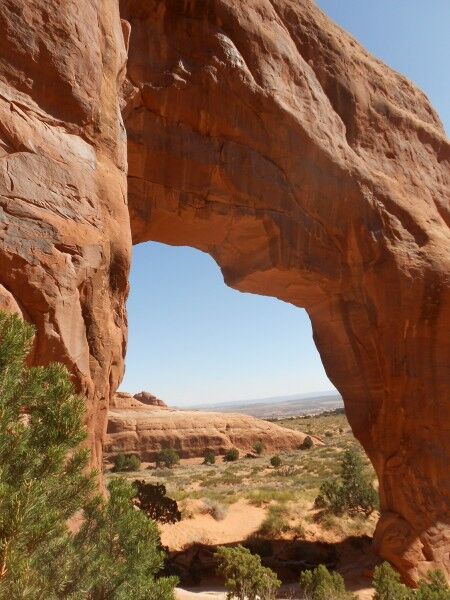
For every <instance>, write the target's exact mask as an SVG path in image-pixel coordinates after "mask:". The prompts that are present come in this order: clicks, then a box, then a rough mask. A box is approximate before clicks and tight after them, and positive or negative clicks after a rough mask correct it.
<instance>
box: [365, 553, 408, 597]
mask: <svg viewBox="0 0 450 600" xmlns="http://www.w3.org/2000/svg"><path fill="white" fill-rule="evenodd" d="M373 587H374V588H375V595H374V597H373V598H374V600H409V599H410V598H412V597H413V596H412V594H413V592H412V591H411V590H409V589H408V588H407V587H406V586H405V585H403V583H401V581H400V575H399V574H398V573H397V571H395V570H394V569H393V568H392V567H391V565H390V564H389V563H388V562H384V563H383V564H381V565H379V566H378V567H375V570H374V573H373Z"/></svg>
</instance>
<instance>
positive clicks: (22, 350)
mask: <svg viewBox="0 0 450 600" xmlns="http://www.w3.org/2000/svg"><path fill="white" fill-rule="evenodd" d="M33 332H34V330H33V328H32V327H31V326H30V325H28V324H25V323H23V322H22V321H21V320H20V319H19V318H18V317H17V316H11V315H5V314H3V313H0V465H1V468H0V515H1V518H0V565H1V575H0V598H11V599H12V598H16V599H18V600H19V599H22V600H25V598H27V599H28V598H29V599H33V600H57V599H63V598H65V599H68V598H74V599H75V598H77V599H80V600H81V599H82V600H97V599H98V598H103V599H104V600H119V599H123V598H129V597H131V595H132V596H133V598H135V599H136V600H144V598H149V597H152V598H158V599H160V600H170V599H172V598H173V588H174V585H175V581H174V580H173V579H157V578H156V575H157V573H158V572H159V571H160V569H161V568H162V566H163V559H164V555H163V553H162V551H161V547H160V541H159V534H158V530H157V528H156V525H155V524H154V523H153V521H151V520H150V519H148V517H147V516H146V515H145V514H144V513H142V512H141V511H137V510H136V509H135V508H134V507H133V503H132V499H133V496H134V493H135V490H134V489H133V488H132V486H130V485H129V484H127V483H126V482H125V481H124V480H122V479H120V478H117V479H114V480H113V481H112V482H111V483H110V486H109V494H110V497H109V500H108V501H105V500H104V499H103V498H101V497H100V496H98V495H97V493H96V485H97V484H96V475H95V473H94V472H92V471H90V470H89V468H88V465H89V460H90V457H89V450H88V449H87V448H80V444H81V442H83V441H84V440H85V438H86V431H85V427H84V406H85V400H84V399H83V398H81V397H80V396H77V395H76V394H75V393H74V389H73V386H72V383H71V381H70V376H69V374H68V372H67V370H66V369H65V367H63V366H62V365H59V364H52V365H49V366H46V367H32V368H30V367H28V366H27V365H26V364H25V360H26V357H27V355H28V352H29V350H30V348H31V343H32V338H33ZM80 515H82V516H83V522H82V525H81V527H80V528H79V530H78V531H77V532H76V533H72V532H71V531H70V530H69V528H68V525H67V524H68V522H69V521H70V520H73V519H74V518H78V519H79V517H80ZM131 590H132V592H131ZM130 594H131V595H130Z"/></svg>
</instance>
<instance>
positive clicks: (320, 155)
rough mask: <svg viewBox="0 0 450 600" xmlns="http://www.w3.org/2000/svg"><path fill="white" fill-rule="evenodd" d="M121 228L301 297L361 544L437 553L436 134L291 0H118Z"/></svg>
mask: <svg viewBox="0 0 450 600" xmlns="http://www.w3.org/2000/svg"><path fill="white" fill-rule="evenodd" d="M121 13H122V17H123V18H125V19H127V20H128V21H129V23H130V25H131V38H130V49H129V60H128V84H127V88H126V99H127V105H126V107H125V109H124V115H125V124H126V128H127V132H128V159H129V175H128V182H129V194H128V197H129V205H130V215H131V227H132V235H133V240H134V242H135V243H138V242H145V241H147V240H157V241H159V242H165V243H168V244H175V245H190V246H194V247H196V248H199V249H200V250H203V251H205V252H208V253H209V254H211V256H213V257H214V259H215V260H216V261H217V263H218V264H219V265H220V267H221V269H222V272H223V275H224V279H225V282H226V283H227V284H228V285H230V286H232V287H234V288H236V289H238V290H241V291H245V292H253V293H257V294H265V295H270V296H276V297H277V298H280V299H282V300H285V301H287V302H291V303H293V304H295V305H297V306H303V307H305V308H306V310H307V311H308V313H309V316H310V317H311V321H312V325H313V331H314V339H315V342H316V344H317V347H318V349H319V351H320V354H321V357H322V360H323V363H324V366H325V369H326V371H327V374H328V376H329V377H330V379H331V380H332V381H333V383H334V384H335V385H336V387H337V388H338V390H339V391H340V393H341V394H342V396H343V398H344V401H345V406H346V411H347V415H348V418H349V421H350V423H351V425H352V428H353V431H354V432H355V434H356V436H357V438H358V439H359V440H360V441H361V443H362V444H363V445H364V447H365V449H366V451H367V453H368V455H369V456H370V459H371V460H372V462H373V464H374V466H375V469H376V471H377V474H378V477H379V480H380V494H381V510H382V515H381V520H380V524H379V527H378V529H377V533H376V544H377V547H378V549H379V552H380V553H381V555H382V556H383V557H385V558H387V559H389V560H391V561H392V562H393V563H394V564H395V565H396V566H397V567H398V568H399V569H400V570H401V572H402V573H403V574H404V576H405V578H406V579H408V580H409V581H411V580H413V579H415V578H416V577H417V576H418V574H419V572H424V571H427V570H428V569H429V568H430V567H433V566H434V567H436V566H437V567H440V568H443V569H444V570H447V571H448V570H449V569H450V477H449V468H448V465H449V464H450V435H449V426H450V402H449V384H450V369H449V363H450V336H449V335H448V332H449V327H450V312H449V307H450V286H449V283H450V281H449V279H450V232H449V224H450V212H449V197H450V185H449V184H450V164H449V161H450V146H449V143H448V140H447V139H446V137H445V135H444V132H443V129H442V126H441V124H440V122H439V119H438V117H437V115H436V113H435V112H434V111H433V109H432V108H431V106H430V104H429V102H428V101H427V99H426V97H425V96H424V94H422V93H421V92H420V91H419V90H417V89H416V88H415V87H414V86H413V85H412V84H411V83H410V82H409V81H407V80H406V79H405V78H403V77H401V76H400V75H398V74H397V73H395V72H393V71H392V70H390V69H389V68H387V67H386V66H384V65H383V64H382V63H380V62H379V61H377V60H376V59H374V58H373V57H372V56H370V55H369V54H368V53H367V52H366V51H364V50H363V49H362V48H361V47H360V46H359V45H358V44H357V43H356V41H355V40H353V39H352V38H351V37H350V36H349V35H347V34H346V33H345V32H343V31H342V30H341V29H339V28H338V27H336V26H335V25H333V24H332V23H331V22H330V21H329V20H328V19H327V18H326V17H325V15H324V14H323V13H322V12H321V11H320V10H318V8H317V7H316V6H315V5H314V4H313V2H310V1H309V0H300V1H299V0H246V1H245V2H242V1H240V0H210V1H208V2H205V1H204V0H191V1H189V2H181V1H175V2H170V3H168V2H164V1H162V0H148V1H147V2H145V3H144V2H142V1H141V0H123V1H122V2H121Z"/></svg>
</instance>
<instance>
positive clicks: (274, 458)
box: [270, 454, 283, 469]
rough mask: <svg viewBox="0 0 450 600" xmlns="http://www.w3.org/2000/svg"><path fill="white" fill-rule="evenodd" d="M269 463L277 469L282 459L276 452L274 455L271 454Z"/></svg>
mask: <svg viewBox="0 0 450 600" xmlns="http://www.w3.org/2000/svg"><path fill="white" fill-rule="evenodd" d="M270 464H271V465H272V467H274V468H275V469H278V467H281V465H282V464H283V461H282V460H281V458H280V457H279V456H278V454H276V455H275V456H272V458H271V459H270Z"/></svg>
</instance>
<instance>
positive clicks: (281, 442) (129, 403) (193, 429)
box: [104, 394, 321, 462]
mask: <svg viewBox="0 0 450 600" xmlns="http://www.w3.org/2000/svg"><path fill="white" fill-rule="evenodd" d="M138 396H140V397H142V396H141V395H140V394H137V395H136V396H134V397H133V396H131V395H129V394H120V395H117V394H116V396H115V398H114V402H113V405H112V407H111V408H110V410H109V413H108V429H107V434H106V440H105V446H104V452H105V457H106V458H107V459H110V458H112V457H113V456H115V455H116V454H118V453H120V452H125V453H133V454H138V455H139V456H140V458H141V460H143V461H149V462H150V461H153V460H154V459H155V457H156V455H157V454H158V452H160V451H161V449H162V448H165V447H170V448H174V449H175V450H176V451H177V452H178V454H179V455H180V457H181V458H194V457H203V456H204V455H205V451H206V449H211V450H213V451H214V453H215V454H225V453H226V452H227V451H228V450H230V448H233V447H236V448H238V449H239V451H240V452H241V455H243V454H246V453H247V452H252V451H253V446H254V444H255V443H256V442H258V441H261V442H263V444H264V446H265V450H266V451H267V452H272V453H274V452H280V451H283V450H296V449H298V448H299V447H300V446H301V445H302V444H303V442H304V440H305V437H306V435H305V434H303V433H301V432H299V431H292V430H289V429H285V428H284V427H280V426H279V425H276V424H275V423H269V422H268V421H262V420H260V419H256V418H255V417H250V416H247V415H240V414H232V413H213V412H201V411H188V410H175V409H169V408H167V407H166V406H165V405H164V406H161V405H157V404H152V405H146V404H143V403H141V402H139V401H138V400H136V398H137V397H138ZM159 402H161V401H159ZM163 404H164V403H163ZM312 439H313V442H314V443H316V444H320V443H321V441H320V440H319V439H318V438H315V437H313V438H312Z"/></svg>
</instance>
